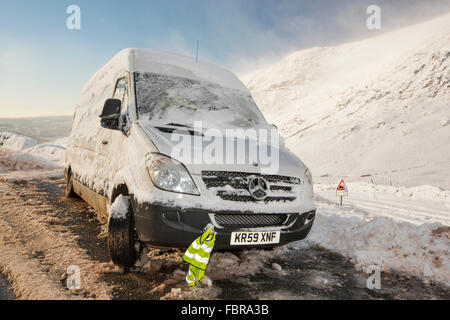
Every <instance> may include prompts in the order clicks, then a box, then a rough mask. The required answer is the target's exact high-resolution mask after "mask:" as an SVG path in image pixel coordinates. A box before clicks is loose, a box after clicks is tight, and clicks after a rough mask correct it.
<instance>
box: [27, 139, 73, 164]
mask: <svg viewBox="0 0 450 320" xmlns="http://www.w3.org/2000/svg"><path fill="white" fill-rule="evenodd" d="M66 143H67V138H61V139H58V140H55V141H53V142H48V143H41V144H38V145H36V146H34V147H31V148H27V149H25V150H23V151H24V152H26V153H28V154H30V155H33V156H35V157H38V158H40V159H44V160H47V161H49V162H50V163H52V164H54V165H56V166H59V167H61V166H62V165H63V164H64V157H65V154H66Z"/></svg>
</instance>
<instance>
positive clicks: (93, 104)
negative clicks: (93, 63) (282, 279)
mask: <svg viewBox="0 0 450 320" xmlns="http://www.w3.org/2000/svg"><path fill="white" fill-rule="evenodd" d="M228 129H235V130H237V131H239V132H240V133H242V132H244V133H249V132H250V133H251V132H253V131H257V130H258V134H257V135H256V138H255V136H251V134H250V135H249V136H247V135H244V137H243V138H242V137H241V136H239V135H237V136H233V137H230V135H229V134H228V131H226V130H228ZM214 130H215V131H214ZM252 130H253V131H252ZM264 130H267V132H272V135H271V137H274V135H273V131H274V130H275V132H276V129H274V126H273V125H271V124H269V123H267V121H266V120H265V119H264V117H263V116H262V114H261V113H260V111H259V110H258V108H257V106H256V105H255V103H254V102H253V99H252V98H251V95H250V93H249V91H248V90H247V88H246V87H245V86H244V85H243V84H242V82H240V81H239V80H238V79H237V78H236V76H234V75H233V74H232V73H230V72H228V71H226V70H224V69H222V68H219V67H217V66H214V65H212V64H210V63H206V62H203V61H199V62H196V61H195V59H192V58H190V57H183V56H179V55H175V54H171V53H166V52H158V51H154V50H148V49H125V50H123V51H121V52H120V53H118V54H117V55H116V56H115V57H114V58H113V59H112V60H111V61H110V62H108V63H107V64H106V65H105V66H104V67H103V68H101V69H100V70H99V71H98V72H97V73H96V74H95V75H94V76H93V77H92V79H91V80H90V81H89V82H88V84H87V85H86V87H85V88H84V90H83V92H82V96H81V99H80V103H79V105H78V106H77V107H76V110H75V114H74V117H73V125H72V130H71V133H70V137H69V139H68V145H67V151H66V161H65V179H66V183H67V184H66V195H67V196H68V197H72V196H76V195H78V196H80V197H81V198H83V199H84V200H85V201H86V202H88V203H89V204H90V205H91V206H92V207H94V208H95V210H96V211H97V213H98V214H99V216H100V217H102V218H103V219H104V221H105V222H106V221H107V223H108V247H109V252H110V256H111V259H112V261H113V262H114V263H116V264H118V265H122V266H132V265H133V264H134V262H135V260H136V258H137V255H138V254H139V251H140V250H141V248H142V247H143V246H144V245H146V246H152V247H160V248H175V247H177V248H186V247H187V246H188V245H189V244H190V243H191V242H192V241H193V240H194V239H195V238H196V237H198V236H199V235H200V234H201V233H202V231H203V229H204V227H205V226H206V225H208V224H210V223H212V224H213V225H214V227H215V231H216V234H217V235H216V245H215V248H217V249H240V248H248V247H261V248H266V247H273V246H277V245H280V244H285V243H288V242H291V241H296V240H301V239H304V238H305V237H306V236H307V235H308V233H309V231H310V229H311V227H312V224H313V221H314V218H315V206H314V203H313V187H312V177H311V173H310V172H309V170H308V168H307V167H306V166H305V165H304V164H303V163H302V162H301V161H300V160H299V159H298V158H297V157H296V156H294V155H293V154H292V153H291V152H290V151H288V150H287V149H286V148H285V147H284V145H283V142H282V141H281V140H280V142H279V143H275V142H277V141H276V140H277V139H276V138H277V137H275V139H273V140H270V142H267V141H269V140H267V139H266V140H264V141H266V142H265V145H266V146H269V147H271V148H272V147H273V148H272V149H271V153H270V155H271V157H272V158H273V159H275V160H276V161H274V162H276V163H275V166H273V164H274V163H271V171H270V170H268V167H267V166H266V164H267V163H264V165H263V161H262V160H261V159H259V158H258V157H255V154H254V152H253V151H252V150H256V149H251V145H255V141H256V145H258V146H260V142H259V141H260V140H258V139H259V135H260V133H261V132H263V131H264ZM217 131H220V132H225V134H224V136H223V137H224V140H223V141H221V142H220V143H217V144H214V145H213V146H216V147H217V146H222V145H224V143H225V144H227V145H228V144H230V142H231V143H236V144H235V145H234V146H241V147H242V148H244V149H245V152H244V155H243V158H242V159H240V158H239V156H237V154H238V152H239V150H237V149H229V148H228V147H226V148H224V149H223V150H224V155H223V158H220V157H217V155H219V154H220V152H218V150H215V151H214V152H212V153H211V152H210V151H211V150H210V149H211V141H212V136H216V138H217V136H219V134H217ZM211 132H214V134H212V133H211ZM278 137H279V136H278ZM261 141H262V140H261ZM207 142H209V143H210V144H209V146H206V145H207ZM240 142H243V143H242V144H239V143H240ZM252 143H253V144H252ZM263 144H264V143H263ZM180 145H181V147H180ZM205 146H206V148H205ZM208 148H209V149H208ZM233 148H234V147H233ZM207 149H208V150H207ZM180 150H182V151H181V152H180ZM199 150H200V151H199ZM206 151H208V152H209V154H210V155H212V157H214V155H215V156H216V158H215V159H216V160H217V159H225V158H226V159H227V161H211V157H209V158H208V157H206V158H208V159H206V158H202V157H201V156H200V157H197V156H196V155H198V154H199V152H200V155H202V154H207V153H208V152H206ZM201 152H203V153H201ZM235 153H236V155H235ZM230 154H231V156H230ZM187 155H190V156H192V155H194V156H192V157H190V158H189V157H188V156H187ZM221 156H222V155H221ZM275 156H276V157H275ZM196 157H197V158H196ZM193 158H195V159H194V160H193V161H190V160H189V159H193ZM238 158H239V159H238ZM230 159H231V160H230ZM243 159H244V161H242V160H243ZM229 160H230V161H229ZM266 160H267V159H266Z"/></svg>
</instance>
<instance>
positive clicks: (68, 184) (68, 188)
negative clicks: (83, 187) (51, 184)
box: [64, 172, 77, 198]
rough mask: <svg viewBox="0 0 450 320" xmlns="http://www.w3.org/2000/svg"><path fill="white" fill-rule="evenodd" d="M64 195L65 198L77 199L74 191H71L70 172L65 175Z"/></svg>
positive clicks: (71, 178)
mask: <svg viewBox="0 0 450 320" xmlns="http://www.w3.org/2000/svg"><path fill="white" fill-rule="evenodd" d="M64 193H65V195H66V197H67V198H76V197H77V194H76V193H75V190H74V189H73V177H72V174H71V173H70V172H69V173H68V174H67V175H66V189H65V191H64Z"/></svg>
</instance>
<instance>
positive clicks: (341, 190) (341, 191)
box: [336, 180, 348, 206]
mask: <svg viewBox="0 0 450 320" xmlns="http://www.w3.org/2000/svg"><path fill="white" fill-rule="evenodd" d="M336 196H338V197H341V206H342V197H347V196H348V189H347V185H346V184H345V182H344V180H341V182H340V183H339V185H338V187H337V189H336Z"/></svg>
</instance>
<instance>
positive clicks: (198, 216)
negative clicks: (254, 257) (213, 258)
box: [131, 197, 315, 250]
mask: <svg viewBox="0 0 450 320" xmlns="http://www.w3.org/2000/svg"><path fill="white" fill-rule="evenodd" d="M131 198H132V199H133V200H132V205H133V211H134V219H135V224H136V229H137V232H138V235H139V239H140V241H142V242H144V243H145V244H146V245H148V246H151V247H158V248H187V247H188V246H189V245H190V244H191V243H192V241H194V240H195V239H196V238H197V237H199V236H200V235H201V234H202V232H203V229H204V227H205V226H206V225H207V224H208V223H213V224H214V225H215V226H216V228H215V231H216V243H215V246H214V248H215V249H219V250H220V249H248V248H270V247H274V246H278V245H283V244H287V243H290V242H293V241H297V240H302V239H304V238H306V236H307V235H308V233H309V231H310V230H311V227H312V225H313V223H314V219H315V210H312V211H309V212H291V213H285V215H286V217H287V218H286V220H285V221H284V222H283V223H282V224H280V225H278V226H274V227H264V228H258V227H252V226H246V227H245V228H242V227H239V228H236V227H226V226H218V224H217V222H216V221H212V220H215V219H214V216H215V215H217V214H226V215H232V214H237V215H243V214H248V215H258V214H259V213H251V212H245V213H244V212H236V211H213V210H204V209H198V208H191V209H180V208H174V207H170V206H167V205H158V204H150V203H138V202H137V201H136V200H135V199H134V197H131ZM264 214H265V215H268V213H264ZM211 217H212V219H211ZM260 230H267V231H280V243H278V244H265V245H245V246H242V245H241V246H235V245H230V239H231V233H232V232H236V231H260Z"/></svg>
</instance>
